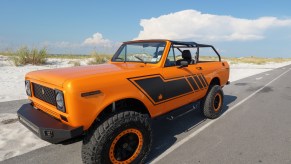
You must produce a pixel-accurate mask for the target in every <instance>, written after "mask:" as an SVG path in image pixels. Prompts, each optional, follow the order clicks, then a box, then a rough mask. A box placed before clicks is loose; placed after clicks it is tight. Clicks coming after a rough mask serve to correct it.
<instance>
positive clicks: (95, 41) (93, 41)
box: [83, 32, 112, 47]
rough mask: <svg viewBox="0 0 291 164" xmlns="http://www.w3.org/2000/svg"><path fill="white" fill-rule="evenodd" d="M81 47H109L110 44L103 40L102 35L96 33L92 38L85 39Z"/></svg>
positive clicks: (108, 41)
mask: <svg viewBox="0 0 291 164" xmlns="http://www.w3.org/2000/svg"><path fill="white" fill-rule="evenodd" d="M83 45H92V46H103V47H111V46H112V43H111V41H110V40H108V39H104V38H103V36H102V34H101V33H99V32H96V33H95V34H93V36H92V37H90V38H87V39H85V41H84V42H83Z"/></svg>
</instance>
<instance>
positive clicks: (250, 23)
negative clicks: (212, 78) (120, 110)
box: [0, 0, 291, 57]
mask: <svg viewBox="0 0 291 164" xmlns="http://www.w3.org/2000/svg"><path fill="white" fill-rule="evenodd" d="M290 6H291V1H290V0H289V1H288V0H280V2H279V1H275V0H273V1H266V0H265V1H263V0H257V1H251V0H244V1H241V2H237V1H230V0H220V1H214V0H213V1H211V0H206V1H194V0H193V1H191V2H189V1H181V0H171V1H166V0H147V1H129V0H125V1H118V0H116V1H113V0H107V1H90V0H87V1H77V0H75V1H69V0H66V1H65V0H63V1H56V0H50V1H36V0H26V1H21V0H9V1H8V0H6V1H1V2H0V22H1V23H0V50H2V51H3V50H6V49H14V50H15V49H17V48H18V47H20V46H23V45H27V46H29V47H43V46H45V47H47V48H48V50H49V53H74V54H79V53H84V54H88V53H89V52H91V51H93V50H94V49H95V50H97V51H104V52H113V51H115V49H116V47H117V45H119V43H120V42H122V41H127V40H132V39H144V38H145V39H147V38H169V39H176V40H191V41H196V42H201V43H207V44H213V45H214V46H215V47H217V49H219V50H220V51H221V54H222V55H224V56H235V57H238V56H262V57H263V56H265V57H291V48H290V47H291V10H290Z"/></svg>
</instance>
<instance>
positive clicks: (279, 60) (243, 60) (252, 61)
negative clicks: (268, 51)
mask: <svg viewBox="0 0 291 164" xmlns="http://www.w3.org/2000/svg"><path fill="white" fill-rule="evenodd" d="M222 60H226V61H229V62H230V63H231V64H238V63H249V64H256V65H263V64H267V63H283V62H288V61H291V58H263V57H255V56H250V57H239V58H234V57H222Z"/></svg>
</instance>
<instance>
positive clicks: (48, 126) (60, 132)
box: [17, 104, 83, 143]
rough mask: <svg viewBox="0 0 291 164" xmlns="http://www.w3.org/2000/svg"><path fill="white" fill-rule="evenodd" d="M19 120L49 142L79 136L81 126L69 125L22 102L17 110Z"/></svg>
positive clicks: (57, 141) (81, 129)
mask: <svg viewBox="0 0 291 164" xmlns="http://www.w3.org/2000/svg"><path fill="white" fill-rule="evenodd" d="M17 115H18V118H19V121H20V122H21V123H22V124H23V125H25V126H26V127H27V128H28V129H29V130H31V131H32V132H33V133H35V134H36V135H37V136H38V137H39V138H41V139H43V140H45V141H48V142H50V143H59V142H61V141H65V140H67V139H71V138H74V137H77V136H80V135H81V134H82V133H83V127H82V126H80V127H77V128H74V127H71V126H69V125H66V124H64V123H62V122H61V121H59V120H57V119H55V118H53V117H52V116H50V115H48V114H46V113H44V112H42V111H39V110H37V109H35V108H34V107H33V106H32V105H31V104H24V105H22V106H21V107H20V109H19V110H18V111H17Z"/></svg>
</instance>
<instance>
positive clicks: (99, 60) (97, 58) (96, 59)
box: [87, 51, 112, 65]
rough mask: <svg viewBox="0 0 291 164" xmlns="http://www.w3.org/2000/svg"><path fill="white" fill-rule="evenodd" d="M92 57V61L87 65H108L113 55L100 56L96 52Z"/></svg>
mask: <svg viewBox="0 0 291 164" xmlns="http://www.w3.org/2000/svg"><path fill="white" fill-rule="evenodd" d="M90 57H91V60H90V61H89V62H88V63H87V64H88V65H95V64H103V63H107V62H108V61H109V60H110V59H111V58H112V55H108V54H98V53H97V52H96V51H94V52H92V53H91V55H90Z"/></svg>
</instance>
